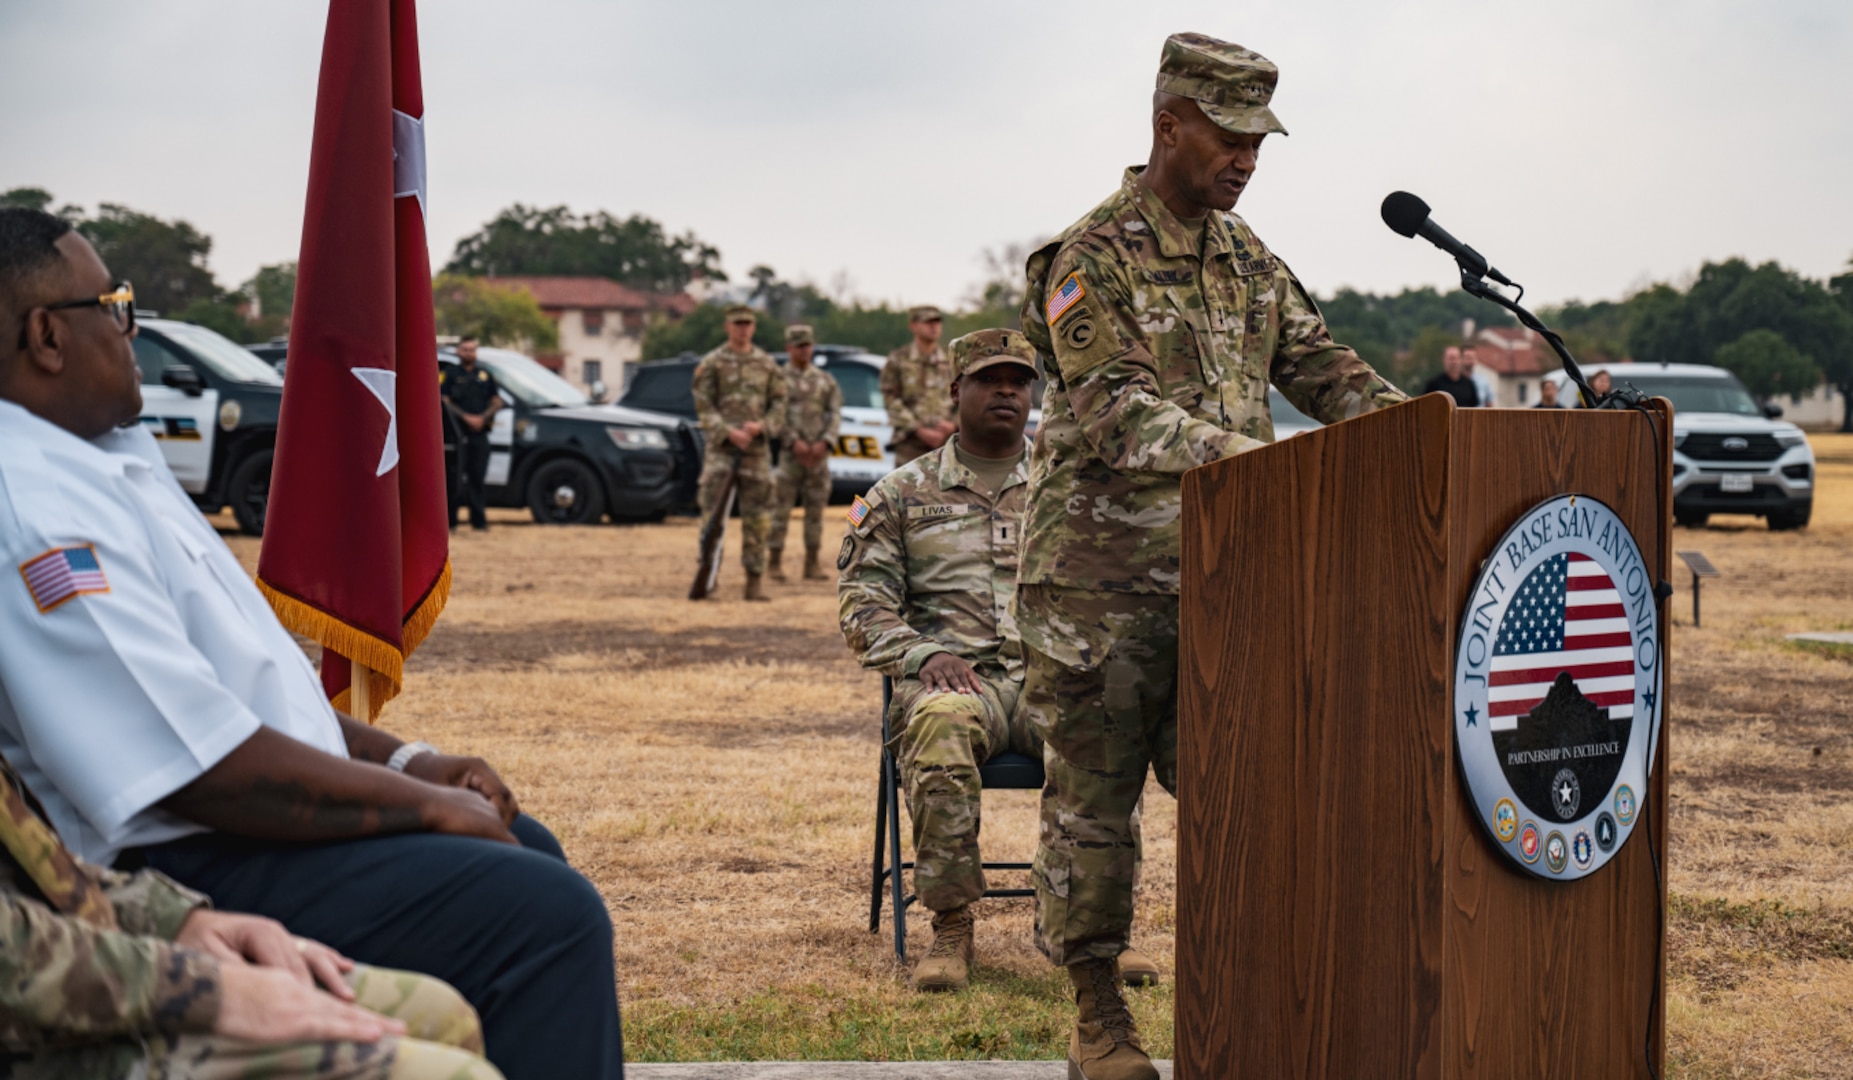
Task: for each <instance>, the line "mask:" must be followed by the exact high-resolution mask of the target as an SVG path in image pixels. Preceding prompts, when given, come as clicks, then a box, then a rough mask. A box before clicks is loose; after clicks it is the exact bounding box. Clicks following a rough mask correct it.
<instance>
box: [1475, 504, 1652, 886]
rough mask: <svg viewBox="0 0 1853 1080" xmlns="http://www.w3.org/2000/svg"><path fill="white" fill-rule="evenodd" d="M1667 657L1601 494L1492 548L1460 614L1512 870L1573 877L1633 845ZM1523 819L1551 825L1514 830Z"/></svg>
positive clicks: (1485, 781) (1628, 547)
mask: <svg viewBox="0 0 1853 1080" xmlns="http://www.w3.org/2000/svg"><path fill="white" fill-rule="evenodd" d="M1660 660H1661V657H1660V613H1659V607H1658V605H1657V604H1656V603H1655V601H1654V595H1653V582H1652V579H1651V577H1650V576H1649V575H1648V573H1647V568H1646V566H1645V565H1644V564H1643V563H1642V561H1641V551H1640V545H1639V544H1637V543H1636V542H1635V539H1634V535H1633V533H1631V532H1630V531H1629V530H1628V527H1627V525H1626V524H1625V523H1624V522H1623V521H1622V520H1621V518H1619V517H1618V516H1616V514H1615V512H1614V511H1613V510H1611V509H1610V508H1609V507H1607V506H1605V505H1604V504H1603V503H1601V502H1600V501H1599V500H1596V499H1591V498H1588V497H1586V496H1580V495H1564V496H1560V497H1557V498H1554V499H1549V500H1547V501H1545V502H1542V503H1539V504H1538V505H1536V506H1534V507H1532V508H1531V509H1530V510H1527V511H1526V512H1525V513H1524V514H1523V515H1522V516H1521V517H1520V518H1519V519H1518V521H1517V523H1516V524H1514V525H1513V526H1512V527H1511V528H1510V529H1508V530H1507V531H1506V534H1505V535H1504V536H1502V537H1500V539H1499V542H1498V544H1497V545H1496V546H1495V547H1494V548H1493V550H1492V551H1491V552H1490V553H1488V555H1487V558H1486V561H1485V562H1484V563H1483V564H1482V565H1481V568H1480V575H1479V577H1478V579H1477V580H1476V581H1475V582H1474V586H1473V592H1472V593H1471V594H1470V595H1469V598H1468V601H1467V610H1466V612H1465V613H1464V614H1463V615H1462V617H1461V625H1460V637H1459V641H1458V645H1457V648H1456V654H1455V666H1454V745H1455V750H1456V752H1457V753H1458V754H1459V756H1460V762H1461V776H1462V778H1463V779H1464V781H1465V782H1466V785H1467V792H1468V797H1469V799H1470V801H1471V802H1472V803H1473V807H1474V812H1475V815H1476V816H1477V817H1478V818H1479V819H1480V823H1481V824H1482V825H1483V826H1484V827H1485V828H1486V832H1487V836H1488V837H1489V838H1490V839H1491V840H1492V841H1493V843H1494V845H1495V846H1496V847H1498V848H1499V849H1500V850H1501V851H1502V852H1504V853H1505V855H1506V856H1507V858H1508V859H1509V860H1510V861H1511V864H1512V865H1513V866H1514V867H1516V868H1518V869H1520V870H1522V871H1523V872H1525V873H1527V874H1532V875H1535V876H1538V877H1544V878H1547V879H1552V880H1558V881H1570V880H1575V879H1577V878H1580V877H1585V876H1587V875H1589V874H1592V873H1595V872H1596V871H1598V870H1600V869H1601V868H1602V867H1603V866H1604V865H1605V864H1607V862H1608V861H1609V859H1611V858H1613V857H1614V854H1615V852H1617V851H1620V850H1621V848H1622V846H1623V845H1624V844H1626V843H1627V842H1628V837H1629V836H1630V835H1632V833H1633V831H1634V823H1635V821H1636V820H1637V807H1636V805H1635V793H1636V792H1638V791H1646V790H1647V787H1646V784H1647V776H1648V772H1649V770H1650V769H1651V767H1652V762H1653V753H1654V750H1655V748H1656V747H1657V745H1658V743H1659V736H1660V708H1659V698H1660V691H1661V679H1660V672H1661V663H1660ZM1515 805H1516V812H1515V810H1514V807H1515ZM1610 811H1613V813H1612V814H1611V813H1610ZM1521 815H1522V816H1524V817H1529V818H1533V819H1536V820H1537V821H1539V822H1541V823H1543V824H1542V825H1541V829H1540V830H1534V829H1532V828H1531V826H1530V823H1529V822H1527V823H1526V827H1525V828H1523V829H1515V828H1514V823H1515V822H1516V821H1517V819H1518V818H1519V817H1520V816H1521ZM1541 830H1548V831H1549V835H1548V836H1547V837H1546V838H1545V841H1544V844H1543V845H1542V846H1543V848H1544V863H1545V867H1539V866H1538V861H1539V860H1538V847H1539V844H1538V839H1537V833H1538V831H1541ZM1565 837H1574V838H1575V840H1574V842H1566V840H1565ZM1592 840H1593V841H1594V842H1593V843H1592V842H1591V841H1592ZM1572 849H1573V850H1572ZM1546 868H1548V873H1546V872H1544V871H1545V869H1546Z"/></svg>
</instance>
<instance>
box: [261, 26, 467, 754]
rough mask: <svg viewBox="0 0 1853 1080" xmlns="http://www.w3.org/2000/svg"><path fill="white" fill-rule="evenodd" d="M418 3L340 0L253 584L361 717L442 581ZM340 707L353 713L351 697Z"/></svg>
mask: <svg viewBox="0 0 1853 1080" xmlns="http://www.w3.org/2000/svg"><path fill="white" fill-rule="evenodd" d="M424 117H425V103H424V94H423V92H422V91H421V90H420V88H419V74H418V15H417V11H416V9H415V7H414V5H413V0H332V2H331V3H330V4H329V7H328V31H327V35H326V37H325V38H324V39H323V41H322V74H321V80H320V84H319V86H318V87H317V89H316V100H315V138H314V143H313V146H312V148H311V152H310V156H309V198H308V206H307V210H306V212H305V213H304V215H303V224H302V252H301V256H300V258H299V261H298V263H297V270H296V275H297V276H296V306H295V309H294V311H293V312H292V314H291V317H290V346H289V363H288V366H287V367H286V369H285V373H284V386H283V412H282V417H281V419H280V420H279V423H278V431H277V451H276V460H275V464H274V465H273V466H272V469H271V483H270V505H269V508H268V511H267V517H266V521H265V525H264V546H263V551H262V554H261V555H260V556H259V558H258V564H257V573H258V585H259V587H261V588H262V589H263V590H264V594H265V595H266V596H267V597H269V598H270V603H271V606H272V607H274V608H275V609H276V611H277V616H278V617H279V618H280V619H282V621H283V624H284V625H285V626H288V627H289V628H290V629H292V630H295V631H296V632H297V633H300V634H302V635H304V636H305V637H311V638H314V639H316V640H317V641H320V642H321V643H322V648H323V660H322V685H323V686H324V687H325V688H326V689H327V691H328V694H329V697H330V698H331V699H332V700H333V701H334V703H335V705H336V707H338V708H347V707H348V706H349V703H350V697H351V695H350V689H349V678H350V669H351V665H350V664H348V663H346V662H343V660H344V658H345V659H346V660H352V661H355V662H357V663H359V664H363V665H365V666H366V668H367V669H368V670H369V671H370V672H371V673H372V678H371V679H370V680H369V683H368V693H367V701H368V704H369V706H370V707H369V709H368V713H369V715H367V716H363V717H361V719H363V720H368V721H371V720H373V719H374V717H376V716H378V715H379V708H380V706H381V705H382V704H384V703H385V702H386V700H387V699H389V698H391V697H392V696H394V695H395V694H397V693H398V692H399V688H400V686H401V685H402V683H403V679H404V668H405V658H406V657H407V656H409V655H410V654H411V652H412V650H413V649H415V648H417V647H418V644H419V642H421V641H423V640H424V638H425V635H426V634H428V633H429V632H430V630H431V627H432V624H434V623H435V622H436V621H437V617H438V613H439V612H441V611H442V610H443V608H444V602H445V600H446V599H447V597H448V595H449V592H450V552H449V537H448V526H449V522H448V521H447V520H446V518H447V517H448V510H449V507H448V504H447V500H446V494H445V487H444V445H443V432H442V428H441V426H440V419H439V405H438V385H437V374H438V369H437V344H436V336H435V332H434V328H433V322H432V309H431V265H430V257H429V255H428V254H427V252H426V249H425V129H424ZM349 711H353V710H352V709H350V710H349Z"/></svg>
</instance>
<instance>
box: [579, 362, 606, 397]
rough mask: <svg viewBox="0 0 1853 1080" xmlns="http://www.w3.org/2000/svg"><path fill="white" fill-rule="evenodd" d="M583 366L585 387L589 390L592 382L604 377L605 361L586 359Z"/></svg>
mask: <svg viewBox="0 0 1853 1080" xmlns="http://www.w3.org/2000/svg"><path fill="white" fill-rule="evenodd" d="M584 367H585V373H584V376H583V377H584V379H585V384H586V389H588V390H590V389H591V388H592V384H593V383H596V382H598V381H599V380H601V379H603V378H604V377H605V362H604V361H603V360H587V361H586V362H585V365H584Z"/></svg>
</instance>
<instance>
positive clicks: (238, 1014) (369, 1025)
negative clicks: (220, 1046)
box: [212, 960, 405, 1043]
mask: <svg viewBox="0 0 1853 1080" xmlns="http://www.w3.org/2000/svg"><path fill="white" fill-rule="evenodd" d="M219 979H220V995H219V1015H218V1018H217V1019H216V1020H215V1021H214V1022H213V1027H212V1030H213V1034H215V1035H223V1036H226V1037H227V1038H233V1039H244V1040H246V1041H248V1042H256V1043H282V1042H332V1041H344V1042H358V1043H370V1042H377V1041H379V1040H380V1039H381V1038H383V1037H385V1036H387V1035H403V1034H405V1025H404V1024H402V1023H400V1022H399V1021H397V1020H390V1019H387V1018H386V1017H384V1016H381V1015H379V1014H378V1013H372V1012H368V1011H367V1010H366V1009H363V1008H361V1007H360V1006H358V1005H350V1004H348V1003H347V1002H345V1001H341V1000H338V999H336V998H333V997H330V996H329V995H327V994H324V993H323V992H321V991H320V990H317V989H315V988H314V987H312V986H305V985H304V984H302V983H300V982H298V981H296V980H295V979H294V978H291V977H290V975H289V974H288V973H287V972H284V971H280V970H278V969H276V968H261V967H252V966H251V965H249V964H245V963H242V962H239V961H235V960H234V961H222V962H221V963H220V965H219Z"/></svg>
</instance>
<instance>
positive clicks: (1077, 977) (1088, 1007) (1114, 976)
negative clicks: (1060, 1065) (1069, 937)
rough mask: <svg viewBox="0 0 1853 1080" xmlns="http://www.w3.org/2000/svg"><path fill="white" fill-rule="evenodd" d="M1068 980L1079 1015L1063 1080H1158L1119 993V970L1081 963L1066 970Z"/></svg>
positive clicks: (1097, 962) (1106, 963)
mask: <svg viewBox="0 0 1853 1080" xmlns="http://www.w3.org/2000/svg"><path fill="white" fill-rule="evenodd" d="M1068 979H1069V981H1070V982H1072V983H1073V984H1074V1001H1075V1006H1076V1008H1077V1010H1078V1012H1079V1016H1078V1017H1077V1018H1076V1020H1075V1028H1074V1036H1073V1037H1072V1038H1070V1039H1069V1040H1068V1080H1158V1070H1157V1068H1155V1067H1154V1066H1153V1065H1152V1059H1151V1058H1150V1057H1149V1056H1147V1055H1146V1053H1145V1047H1144V1046H1142V1045H1140V1043H1139V1030H1138V1028H1136V1027H1134V1026H1133V1022H1132V1013H1131V1012H1129V1011H1128V1010H1127V1008H1126V998H1125V997H1124V996H1123V995H1121V993H1120V974H1119V965H1118V964H1116V963H1114V962H1113V961H1111V960H1091V959H1090V960H1083V961H1081V962H1080V963H1078V964H1071V965H1070V966H1069V968H1068Z"/></svg>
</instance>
